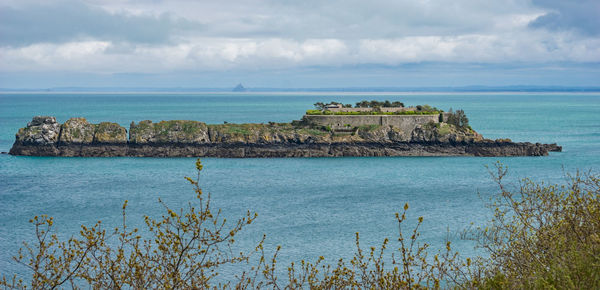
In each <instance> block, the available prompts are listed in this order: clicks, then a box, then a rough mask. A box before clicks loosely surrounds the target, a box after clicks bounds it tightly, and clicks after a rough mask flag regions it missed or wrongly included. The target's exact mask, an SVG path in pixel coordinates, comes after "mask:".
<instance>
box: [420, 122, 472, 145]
mask: <svg viewBox="0 0 600 290" xmlns="http://www.w3.org/2000/svg"><path fill="white" fill-rule="evenodd" d="M483 140H484V139H483V136H481V135H480V134H479V133H477V132H475V131H474V130H472V129H458V128H456V127H455V126H452V125H450V124H447V123H436V124H425V125H417V126H416V127H415V129H414V130H413V131H412V132H411V137H410V141H411V142H442V143H445V142H451V143H457V142H467V143H472V142H481V141H483Z"/></svg>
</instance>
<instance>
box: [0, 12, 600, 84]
mask: <svg viewBox="0 0 600 290" xmlns="http://www.w3.org/2000/svg"><path fill="white" fill-rule="evenodd" d="M598 15H600V1H598V0H570V1H564V0H547V1H545V0H495V1H480V0H454V1H447V0H388V1H380V0H370V1H364V0H344V1H342V0H327V1H314V0H302V1H291V0H279V1H275V0H256V1H250V0H232V1H229V0H222V1H199V0H169V1H161V0H88V1H70V0H66V1H60V0H59V1H54V0H2V2H1V3H0V87H3V88H42V87H60V86H80V87H86V86H89V87H99V86H117V87H233V86H235V85H236V84H237V83H238V82H241V83H244V85H246V86H247V87H281V88H291V87H377V86H388V87H417V86H465V85H488V86H495V85H563V86H600V81H599V80H600V17H599V16H598Z"/></svg>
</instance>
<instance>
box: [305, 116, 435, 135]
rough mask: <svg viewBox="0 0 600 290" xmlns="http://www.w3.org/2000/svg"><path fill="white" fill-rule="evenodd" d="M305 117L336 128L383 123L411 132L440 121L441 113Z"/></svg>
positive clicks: (320, 124)
mask: <svg viewBox="0 0 600 290" xmlns="http://www.w3.org/2000/svg"><path fill="white" fill-rule="evenodd" d="M303 119H304V120H306V121H307V122H309V123H311V124H315V125H319V126H329V127H331V128H332V129H334V130H335V129H342V128H347V127H358V126H364V125H381V126H393V127H396V128H399V129H401V130H402V131H404V132H411V131H412V130H414V129H415V127H416V126H417V125H423V124H427V123H429V122H434V123H438V122H439V115H438V114H435V115H304V117H303Z"/></svg>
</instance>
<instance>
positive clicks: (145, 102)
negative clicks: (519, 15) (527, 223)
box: [0, 93, 600, 275]
mask: <svg viewBox="0 0 600 290" xmlns="http://www.w3.org/2000/svg"><path fill="white" fill-rule="evenodd" d="M365 96H367V97H365ZM365 98H366V99H369V100H370V99H379V100H383V99H389V100H391V101H395V100H399V101H403V102H404V103H405V104H406V105H417V104H430V105H432V106H436V107H438V108H441V109H445V110H447V109H448V108H450V107H452V108H454V109H457V108H462V109H464V110H465V112H466V113H467V115H468V116H469V118H470V123H471V126H472V127H473V128H474V129H475V130H477V131H478V132H479V133H482V134H483V135H484V136H485V137H487V138H492V139H494V138H511V139H512V140H514V141H531V142H543V143H554V142H556V143H558V144H559V145H562V146H563V152H562V153H551V154H550V156H547V157H511V158H474V157H386V158H384V157H380V158H302V159H300V158H299V159H215V158H204V159H203V163H204V165H205V166H204V168H205V169H204V171H203V174H202V181H201V184H202V186H203V188H204V191H208V192H211V193H212V196H213V204H214V205H215V206H217V207H220V208H222V209H223V211H224V213H225V215H226V216H227V217H229V219H230V220H231V219H234V218H235V217H238V216H240V215H241V214H243V213H245V211H246V210H248V209H249V210H252V211H256V212H258V214H259V218H258V220H257V221H256V223H255V224H253V225H251V226H249V227H248V228H247V229H246V230H244V233H243V235H242V236H241V237H240V239H239V240H238V241H239V246H240V247H241V248H246V249H250V248H252V247H253V246H254V245H255V242H256V241H257V240H259V239H260V238H261V237H262V234H263V233H264V234H266V235H267V240H266V248H267V249H274V248H275V247H276V245H283V248H282V250H281V253H280V259H279V261H280V262H281V263H282V266H283V265H286V264H287V263H289V262H291V261H298V260H300V259H310V260H314V259H315V258H316V257H318V256H320V255H323V256H325V257H329V258H331V259H335V258H337V257H350V256H351V255H352V254H353V252H354V234H355V232H360V234H361V237H362V243H363V245H379V244H380V243H381V242H382V241H383V239H384V238H385V237H391V238H393V237H395V236H396V230H397V227H396V224H395V222H394V213H395V212H397V211H400V210H401V209H402V206H403V205H404V203H407V202H408V203H409V204H410V205H411V209H410V211H409V219H410V220H411V222H414V221H415V220H416V218H417V217H418V216H421V215H422V216H424V217H425V222H424V225H423V228H422V229H423V231H422V237H423V239H424V240H425V241H427V242H429V243H432V244H434V245H440V246H443V245H442V242H443V240H444V239H445V237H446V236H448V235H449V236H450V238H454V240H455V242H454V244H455V245H456V247H457V249H459V250H460V251H461V252H462V253H464V254H466V255H472V254H474V253H475V252H474V250H473V245H472V244H471V243H469V242H465V241H460V240H459V239H457V238H456V233H457V232H458V231H460V230H462V229H464V228H465V227H466V226H468V225H469V223H470V222H474V223H475V224H483V223H484V222H485V220H486V219H487V218H488V217H489V212H488V211H487V209H486V208H485V207H484V206H483V204H484V201H483V200H482V198H484V199H485V198H486V197H488V196H489V195H490V194H492V193H494V192H495V187H494V184H493V182H492V181H491V179H490V178H489V174H488V172H487V170H486V168H485V166H486V165H492V164H494V163H495V162H496V161H497V160H500V161H501V162H503V163H504V164H506V165H508V166H509V167H510V169H511V176H510V181H511V182H512V183H514V184H516V183H517V181H518V178H519V177H526V176H527V177H532V178H534V179H536V180H542V181H547V182H562V181H563V180H564V172H570V171H573V170H575V169H578V168H579V169H596V170H598V165H599V164H600V94H597V93H594V94H592V93H589V94H587V93H586V94H583V93H546V94H544V93H511V94H504V93H490V94H444V93H436V94H408V93H390V94H339V93H337V94H316V93H310V94H301V93H298V94H246V93H245V94H206V93H200V94H72V93H69V94H2V95H0V151H8V150H9V149H10V147H11V145H12V142H14V134H15V133H16V132H17V130H18V129H19V128H20V127H24V126H25V125H26V124H27V122H28V121H30V120H31V117H32V116H35V115H51V116H55V117H57V119H58V121H59V122H64V121H66V120H67V119H68V118H70V117H79V116H81V117H85V118H87V119H88V120H89V121H91V122H94V123H96V122H101V121H113V122H118V123H119V124H121V125H122V126H125V127H126V128H129V123H130V122H131V121H135V122H139V121H141V120H147V119H148V120H153V121H160V120H175V119H183V120H198V121H203V122H206V123H223V122H224V121H227V122H259V123H261V122H262V123H266V122H268V121H275V122H289V121H291V120H294V119H299V118H300V117H301V116H302V114H303V112H304V111H305V110H306V109H310V108H311V107H312V104H313V103H315V102H317V101H322V102H326V101H330V100H336V101H341V102H345V103H354V102H357V101H359V100H362V99H365ZM193 174H194V159H193V158H124V157H121V158H51V157H18V156H9V155H0V273H4V274H10V273H15V272H24V271H25V270H24V269H23V267H21V266H19V265H16V264H15V263H14V262H12V261H11V256H12V255H14V254H15V253H16V251H17V250H18V248H19V247H20V245H21V242H22V241H23V240H28V239H31V238H32V237H33V228H32V227H31V226H30V225H29V224H28V222H27V221H28V220H29V219H30V218H31V217H32V216H34V215H39V214H48V215H51V216H53V217H55V220H56V231H57V233H59V234H60V235H61V236H66V235H68V234H70V233H75V232H77V231H78V229H79V226H80V225H81V224H87V225H91V224H93V223H94V222H95V221H97V220H102V221H103V222H104V223H105V224H108V225H116V224H118V222H119V220H120V209H121V205H122V203H123V201H124V200H129V205H130V206H129V214H130V221H131V223H132V225H134V226H142V225H141V223H140V222H139V221H140V219H139V218H140V217H142V216H143V215H152V216H158V215H160V214H161V213H162V208H161V207H160V205H159V204H158V203H157V199H158V198H159V197H160V198H162V199H163V200H164V201H165V202H166V203H167V204H169V205H171V206H172V207H176V208H178V207H180V206H183V205H185V204H187V202H188V201H190V200H193V198H194V194H193V192H192V190H191V188H190V187H189V185H188V184H186V181H185V180H184V179H183V177H184V176H186V175H187V176H190V175H193ZM480 196H481V197H480ZM448 233H449V234H448ZM228 271H229V270H228ZM231 271H234V269H233V270H231ZM230 274H231V273H230V272H226V275H230Z"/></svg>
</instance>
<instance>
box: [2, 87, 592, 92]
mask: <svg viewBox="0 0 600 290" xmlns="http://www.w3.org/2000/svg"><path fill="white" fill-rule="evenodd" d="M210 92H214V93H271V92H282V93H286V92H290V93H302V92H314V93H319V92H321V93H353V92H356V93H453V92H456V93H470V92H472V93H503V92H504V93H511V92H530V93H536V92H540V93H552V92H556V93H560V92H590V93H596V92H600V87H594V86H581V87H578V86H530V85H515V86H457V87H449V86H440V87H330V88H276V87H272V88H271V87H244V91H237V92H232V88H229V87H228V88H224V87H215V88H193V87H155V88H153V87H52V88H0V93H210Z"/></svg>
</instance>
